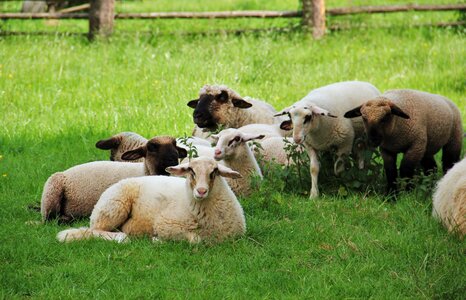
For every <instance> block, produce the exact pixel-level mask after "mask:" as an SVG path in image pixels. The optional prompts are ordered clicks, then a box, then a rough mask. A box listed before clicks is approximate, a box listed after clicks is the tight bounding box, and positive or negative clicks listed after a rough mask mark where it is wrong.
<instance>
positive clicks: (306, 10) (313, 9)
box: [302, 0, 325, 39]
mask: <svg viewBox="0 0 466 300" xmlns="http://www.w3.org/2000/svg"><path fill="white" fill-rule="evenodd" d="M302 1H303V20H302V24H303V27H304V29H306V30H308V31H311V30H312V36H313V37H314V38H315V39H319V38H321V37H323V36H324V34H325V0H302Z"/></svg>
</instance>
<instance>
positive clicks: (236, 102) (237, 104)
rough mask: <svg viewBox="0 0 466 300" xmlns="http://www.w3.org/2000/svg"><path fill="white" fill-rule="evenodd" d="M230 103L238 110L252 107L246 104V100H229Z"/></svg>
mask: <svg viewBox="0 0 466 300" xmlns="http://www.w3.org/2000/svg"><path fill="white" fill-rule="evenodd" d="M231 102H232V103H233V106H234V107H238V108H249V107H251V106H252V104H251V103H249V102H247V101H246V100H243V99H238V98H233V99H231Z"/></svg>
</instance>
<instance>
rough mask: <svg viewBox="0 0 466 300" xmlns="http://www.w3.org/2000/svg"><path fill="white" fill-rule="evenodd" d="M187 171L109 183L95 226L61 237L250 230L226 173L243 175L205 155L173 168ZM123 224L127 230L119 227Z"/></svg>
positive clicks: (189, 235) (193, 238)
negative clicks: (247, 227)
mask: <svg viewBox="0 0 466 300" xmlns="http://www.w3.org/2000/svg"><path fill="white" fill-rule="evenodd" d="M167 172H169V173H171V174H173V175H177V176H186V179H185V178H179V177H164V176H148V177H136V178H128V179H124V180H122V181H120V182H118V183H116V184H114V185H112V186H111V187H110V188H108V189H107V190H106V191H105V192H104V193H103V194H102V196H101V197H100V199H99V201H98V202H97V204H96V206H95V208H94V210H93V211H92V215H91V218H90V227H89V228H77V229H68V230H64V231H61V232H59V233H58V234H57V239H58V240H59V241H60V242H70V241H74V240H80V239H88V238H91V237H99V238H102V239H106V240H115V241H119V242H121V241H124V240H127V236H141V235H149V236H151V237H152V239H153V240H161V241H163V240H187V241H189V242H190V243H198V242H201V241H202V240H216V241H221V240H224V239H226V238H229V237H234V236H238V235H242V234H244V233H245V231H246V221H245V217H244V213H243V209H242V207H241V205H240V203H239V202H238V199H237V198H236V196H235V195H234V194H233V192H232V191H231V189H230V187H229V186H228V184H227V183H226V181H225V179H223V178H222V176H223V177H226V178H239V177H241V175H240V174H239V173H238V172H236V171H233V170H231V169H230V168H228V167H225V166H223V165H220V164H217V163H216V162H215V160H214V159H212V158H206V157H200V158H195V159H193V160H192V161H191V162H189V163H186V164H182V165H178V166H173V167H168V168H167ZM115 229H119V230H121V231H122V232H113V230H115Z"/></svg>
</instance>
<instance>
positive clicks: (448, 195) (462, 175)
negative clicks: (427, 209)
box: [432, 159, 466, 236]
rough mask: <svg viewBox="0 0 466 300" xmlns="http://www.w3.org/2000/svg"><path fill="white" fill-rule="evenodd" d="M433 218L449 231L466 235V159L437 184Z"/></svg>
mask: <svg viewBox="0 0 466 300" xmlns="http://www.w3.org/2000/svg"><path fill="white" fill-rule="evenodd" d="M432 216H433V217H434V218H436V219H439V220H440V221H441V222H442V223H443V224H444V226H445V227H446V228H447V229H448V231H450V232H451V231H457V232H458V233H459V234H460V235H461V236H464V235H465V234H466V159H463V160H462V161H460V162H459V163H457V164H455V165H454V167H453V168H452V169H450V170H449V171H448V172H447V174H446V175H445V176H444V177H443V178H442V179H441V180H440V181H439V182H438V183H437V188H436V191H435V193H434V196H433V208H432Z"/></svg>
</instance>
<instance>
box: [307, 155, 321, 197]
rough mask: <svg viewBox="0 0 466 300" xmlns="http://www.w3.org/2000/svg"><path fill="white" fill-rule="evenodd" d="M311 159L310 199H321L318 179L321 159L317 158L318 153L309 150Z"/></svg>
mask: <svg viewBox="0 0 466 300" xmlns="http://www.w3.org/2000/svg"><path fill="white" fill-rule="evenodd" d="M307 151H308V154H309V159H310V165H309V169H310V172H311V191H310V193H309V198H310V199H314V198H317V197H319V187H318V184H317V183H318V178H319V171H320V166H319V159H318V157H317V151H315V150H314V149H312V148H310V147H309V148H308V149H307Z"/></svg>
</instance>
